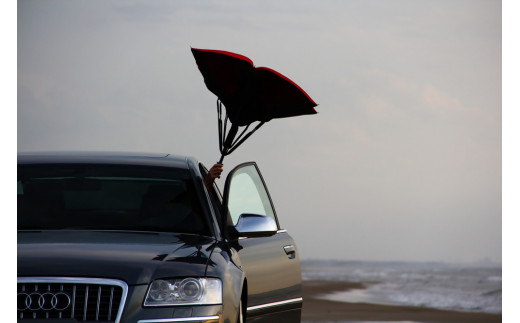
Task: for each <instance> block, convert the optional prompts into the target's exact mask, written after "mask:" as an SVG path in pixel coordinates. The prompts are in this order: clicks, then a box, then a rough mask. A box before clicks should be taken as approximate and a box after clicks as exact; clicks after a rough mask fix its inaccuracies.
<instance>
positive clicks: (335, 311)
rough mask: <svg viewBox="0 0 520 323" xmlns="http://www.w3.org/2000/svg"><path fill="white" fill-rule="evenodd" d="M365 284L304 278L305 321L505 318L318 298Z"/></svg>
mask: <svg viewBox="0 0 520 323" xmlns="http://www.w3.org/2000/svg"><path fill="white" fill-rule="evenodd" d="M364 288H366V286H365V285H364V284H362V283H349V282H334V281H303V288H302V289H303V290H302V292H303V300H304V301H303V311H302V322H320V321H321V322H366V321H377V322H392V321H394V322H395V321H400V322H424V323H426V322H432V323H433V322H436V323H447V322H449V323H469V322H471V323H494V322H502V315H501V314H486V313H474V312H457V311H447V310H436V309H429V308H422V307H411V306H387V305H374V304H365V303H344V302H336V301H329V300H321V299H318V297H319V296H320V295H324V294H330V293H334V292H341V291H347V290H352V289H364Z"/></svg>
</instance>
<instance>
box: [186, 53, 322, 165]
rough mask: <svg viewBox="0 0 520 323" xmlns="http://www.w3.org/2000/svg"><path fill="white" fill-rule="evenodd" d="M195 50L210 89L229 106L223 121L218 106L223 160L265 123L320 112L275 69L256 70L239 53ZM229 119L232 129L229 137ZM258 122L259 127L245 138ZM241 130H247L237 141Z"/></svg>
mask: <svg viewBox="0 0 520 323" xmlns="http://www.w3.org/2000/svg"><path fill="white" fill-rule="evenodd" d="M191 51H192V53H193V56H194V57H195V61H196V62H197V65H198V67H199V70H200V72H201V74H202V76H203V78H204V83H205V84H206V86H207V88H208V89H209V90H210V91H211V92H212V93H213V94H215V95H216V96H217V97H218V99H219V101H220V102H222V104H224V106H225V107H226V117H225V119H224V121H223V122H222V106H221V104H220V103H218V104H217V106H218V111H219V133H220V138H219V139H220V146H221V147H220V151H221V153H222V158H223V157H224V156H225V155H228V154H230V153H231V152H232V151H233V150H234V149H235V148H236V147H238V145H240V144H241V143H242V142H244V141H245V140H246V139H247V138H248V137H249V136H250V135H251V134H252V133H253V132H254V131H256V130H257V129H258V128H259V127H260V126H262V125H263V124H264V123H265V122H268V121H270V120H272V119H275V118H286V117H294V116H299V115H306V114H316V113H317V112H316V110H315V109H314V108H315V107H316V106H317V104H316V103H315V102H314V101H313V100H312V99H311V97H310V96H309V95H308V94H307V93H306V92H305V91H304V90H303V89H302V88H301V87H299V86H298V85H297V84H296V83H294V82H293V81H291V80H290V79H289V78H287V77H285V76H284V75H282V74H280V73H278V72H277V71H275V70H272V69H270V68H266V67H255V66H254V64H253V62H252V61H251V60H250V59H249V58H247V57H246V56H243V55H240V54H236V53H231V52H227V51H221V50H210V49H197V48H192V49H191ZM228 118H229V121H230V122H231V128H230V130H229V133H228V134H227V135H226V124H227V119H228ZM254 122H259V124H258V125H257V126H256V128H255V129H254V130H252V131H251V132H249V133H248V134H246V135H245V136H244V134H245V132H246V131H247V128H248V127H249V125H250V124H252V123H254ZM222 123H223V124H222ZM239 127H245V128H246V129H244V130H243V132H242V133H241V134H240V136H239V137H238V138H237V139H236V140H235V136H236V134H237V132H238V128H239ZM221 160H222V159H221Z"/></svg>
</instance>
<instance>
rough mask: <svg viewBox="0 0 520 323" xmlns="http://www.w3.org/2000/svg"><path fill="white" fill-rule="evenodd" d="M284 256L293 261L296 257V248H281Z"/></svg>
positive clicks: (289, 246) (290, 246)
mask: <svg viewBox="0 0 520 323" xmlns="http://www.w3.org/2000/svg"><path fill="white" fill-rule="evenodd" d="M283 250H284V251H285V254H286V255H288V256H289V259H294V258H295V257H296V247H294V246H293V245H287V246H285V247H283Z"/></svg>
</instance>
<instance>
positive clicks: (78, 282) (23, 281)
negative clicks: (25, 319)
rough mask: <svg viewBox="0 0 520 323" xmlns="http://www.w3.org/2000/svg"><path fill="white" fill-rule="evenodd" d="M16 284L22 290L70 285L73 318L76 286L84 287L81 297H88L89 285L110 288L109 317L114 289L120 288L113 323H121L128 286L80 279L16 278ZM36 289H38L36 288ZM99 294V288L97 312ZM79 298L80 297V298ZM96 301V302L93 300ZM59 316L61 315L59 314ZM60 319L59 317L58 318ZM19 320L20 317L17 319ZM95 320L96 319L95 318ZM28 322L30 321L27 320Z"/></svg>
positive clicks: (120, 283) (114, 280)
mask: <svg viewBox="0 0 520 323" xmlns="http://www.w3.org/2000/svg"><path fill="white" fill-rule="evenodd" d="M18 284H22V289H24V290H25V289H26V286H25V285H26V284H48V288H50V285H51V284H62V285H61V286H60V289H63V284H71V285H72V286H73V295H72V301H71V303H72V316H73V317H74V314H75V313H74V310H75V308H76V303H77V302H78V300H77V299H76V295H77V288H76V286H77V285H85V286H86V290H85V293H84V294H85V295H83V296H88V293H89V291H88V290H89V286H90V285H103V286H107V287H111V288H110V310H109V316H112V314H113V313H112V305H115V304H114V303H113V301H114V297H115V296H114V287H120V288H121V301H120V303H119V307H118V310H117V314H116V317H115V319H114V320H113V322H114V323H120V321H121V316H122V314H123V308H124V307H125V303H126V298H127V296H128V285H127V284H126V283H125V282H124V281H121V280H116V279H106V278H82V277H18ZM36 288H37V289H38V286H36ZM100 293H101V286H99V290H98V295H96V296H98V297H97V300H98V302H97V303H98V305H97V306H98V310H99V300H100ZM91 294H95V292H93V293H91ZM80 298H81V296H80ZM85 300H86V301H85V305H84V308H85V309H86V308H87V307H88V302H87V298H85ZM95 301H96V300H95ZM84 313H85V314H84V315H83V320H86V316H85V315H86V311H85V312H84ZM97 314H98V313H96V316H97ZM60 315H61V313H60ZM60 317H61V316H60ZM33 318H36V312H34V313H33ZM19 319H20V317H19ZM96 319H97V317H96ZM29 320H30V319H29Z"/></svg>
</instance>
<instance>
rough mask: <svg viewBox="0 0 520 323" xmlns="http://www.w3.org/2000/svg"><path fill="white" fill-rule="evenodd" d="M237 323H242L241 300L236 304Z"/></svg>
mask: <svg viewBox="0 0 520 323" xmlns="http://www.w3.org/2000/svg"><path fill="white" fill-rule="evenodd" d="M237 323H244V313H243V311H242V299H240V303H239V304H238V315H237Z"/></svg>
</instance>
